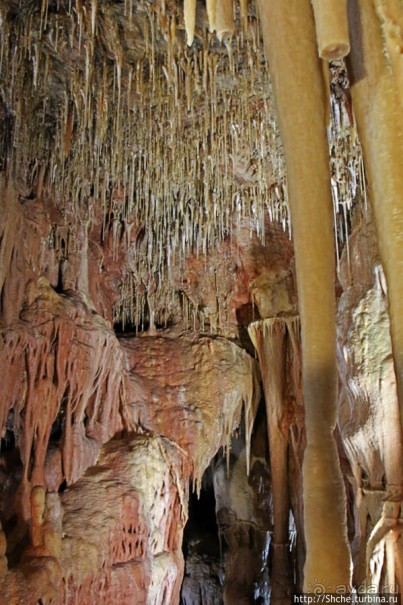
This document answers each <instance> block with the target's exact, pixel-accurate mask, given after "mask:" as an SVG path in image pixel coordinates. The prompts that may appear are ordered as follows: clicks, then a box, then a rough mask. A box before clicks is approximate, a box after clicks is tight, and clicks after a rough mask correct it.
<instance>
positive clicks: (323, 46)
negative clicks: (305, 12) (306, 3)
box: [312, 0, 350, 61]
mask: <svg viewBox="0 0 403 605" xmlns="http://www.w3.org/2000/svg"><path fill="white" fill-rule="evenodd" d="M312 5H313V9H314V13H315V22H316V36H317V41H318V50H319V56H320V57H321V58H322V59H325V60H326V61H334V60H335V59H342V58H343V57H345V56H346V55H347V54H348V53H349V51H350V39H349V32H348V21H347V0H312Z"/></svg>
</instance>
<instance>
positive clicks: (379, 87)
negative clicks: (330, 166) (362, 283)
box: [348, 0, 403, 498]
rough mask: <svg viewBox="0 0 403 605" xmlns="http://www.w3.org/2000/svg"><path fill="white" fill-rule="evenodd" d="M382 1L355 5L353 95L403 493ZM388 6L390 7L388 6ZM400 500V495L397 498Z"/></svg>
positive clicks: (399, 171) (402, 285)
mask: <svg viewBox="0 0 403 605" xmlns="http://www.w3.org/2000/svg"><path fill="white" fill-rule="evenodd" d="M380 4H382V3H380V2H378V1H377V0H376V1H374V2H373V1H368V0H354V1H352V2H351V4H350V15H349V16H350V28H351V39H352V40H353V41H354V44H353V45H352V49H351V54H350V57H349V60H348V69H349V75H350V85H351V95H352V99H353V107H354V113H355V117H356V121H357V128H358V133H359V135H360V139H361V143H362V148H363V155H364V164H365V170H366V175H367V179H368V185H369V193H370V199H371V203H372V206H373V210H374V218H375V223H376V228H377V236H378V245H379V251H380V255H381V260H382V264H383V268H384V270H385V275H386V280H387V286H388V298H389V312H390V324H391V336H392V351H393V359H394V364H395V371H396V378H397V390H398V399H399V407H400V412H399V409H398V407H397V406H396V410H395V412H394V414H393V417H391V416H389V426H390V440H389V443H387V444H385V469H386V479H387V484H388V485H387V489H388V491H389V492H392V493H393V492H397V494H399V493H400V497H401V490H402V456H403V454H402V425H401V423H402V419H403V110H402V107H401V104H400V99H399V94H398V86H397V82H396V79H395V77H394V73H393V71H392V70H391V68H390V65H389V64H388V60H387V57H386V56H385V52H384V47H383V37H382V28H381V22H380V20H379V19H378V18H377V14H376V11H375V6H374V5H376V6H377V7H378V9H379V5H380ZM383 4H389V3H388V2H384V3H383ZM395 497H396V493H395V495H394V498H395Z"/></svg>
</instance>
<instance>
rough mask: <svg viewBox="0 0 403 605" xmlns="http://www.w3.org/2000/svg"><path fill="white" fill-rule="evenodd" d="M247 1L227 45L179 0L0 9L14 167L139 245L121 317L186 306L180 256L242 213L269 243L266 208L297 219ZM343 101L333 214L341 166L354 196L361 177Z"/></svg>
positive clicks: (26, 190)
mask: <svg viewBox="0 0 403 605" xmlns="http://www.w3.org/2000/svg"><path fill="white" fill-rule="evenodd" d="M230 4H231V5H232V2H231V3H230ZM218 6H221V5H220V4H219V5H218ZM242 6H243V9H242V11H241V14H240V17H239V18H240V20H241V21H242V23H243V24H244V25H245V27H244V29H243V31H242V30H241V31H242V33H241V34H240V35H238V36H236V37H235V38H234V39H233V40H227V43H226V46H220V45H218V43H217V41H216V40H215V38H214V36H212V35H210V34H208V32H207V31H206V30H205V29H204V30H203V29H201V27H200V25H199V26H198V28H197V40H196V41H195V43H194V44H193V46H192V47H191V48H189V49H187V48H186V45H185V44H184V33H183V26H182V23H183V16H182V12H181V10H180V7H179V8H178V9H177V10H172V7H171V6H170V7H169V9H170V10H168V8H167V6H166V5H165V3H163V2H162V3H157V4H156V5H154V4H151V3H148V2H140V3H138V4H133V3H126V4H125V6H123V5H122V4H120V3H114V2H102V3H97V2H92V3H88V6H87V5H86V4H83V5H82V4H81V3H67V2H66V3H63V2H61V3H59V4H57V5H55V4H54V3H48V2H43V3H37V4H36V3H26V4H24V3H23V4H22V5H21V7H20V8H19V10H13V7H12V6H11V7H10V5H9V4H8V3H7V2H4V3H3V5H2V6H1V11H2V23H3V27H2V33H1V74H2V79H3V81H4V82H8V86H7V87H4V88H3V89H2V91H1V99H0V102H1V107H2V112H3V113H4V116H7V119H6V120H5V121H4V122H3V125H4V129H3V131H2V134H1V137H0V138H1V141H0V145H1V149H2V154H1V155H2V156H3V163H4V165H5V167H6V169H7V174H8V175H9V176H10V178H12V179H13V180H14V181H16V182H17V183H19V188H20V193H21V195H23V196H25V197H27V198H32V197H40V196H41V194H42V193H43V192H44V191H49V192H51V193H52V195H53V196H54V197H55V199H56V203H57V205H58V206H60V207H61V208H62V207H63V206H64V205H65V204H66V200H67V198H69V200H70V201H72V202H73V208H74V209H75V210H74V212H75V213H76V214H77V215H78V216H80V217H81V220H82V221H83V222H84V224H87V225H89V226H91V222H92V221H93V214H94V212H93V206H94V204H95V205H97V206H98V205H101V206H102V213H103V224H102V229H103V236H106V233H107V232H108V233H109V232H110V233H111V235H112V237H113V239H114V240H115V241H116V245H118V242H119V241H121V240H127V243H128V244H132V245H133V247H134V254H133V255H132V260H131V263H130V267H129V268H127V269H126V271H125V276H124V283H123V284H122V289H121V297H120V300H119V301H117V303H116V306H115V310H114V319H115V321H116V322H123V323H126V324H127V323H129V324H134V325H136V326H140V325H141V324H142V323H143V321H142V320H143V317H144V312H145V308H146V306H150V307H152V306H153V298H154V297H155V296H158V297H159V298H161V297H163V298H164V299H165V300H166V305H165V306H166V309H170V308H172V307H174V306H175V305H176V306H178V305H180V304H181V300H180V297H179V298H178V296H177V289H178V288H177V284H175V283H173V282H174V280H173V279H172V271H171V267H172V266H173V265H175V264H176V263H178V262H179V263H181V264H183V262H184V259H185V258H186V257H187V256H189V254H191V253H192V254H196V256H201V255H205V254H206V251H207V249H208V248H209V246H211V245H213V244H214V243H215V242H216V241H217V240H222V239H224V238H226V237H230V236H231V234H232V233H233V231H234V230H236V229H237V227H239V224H240V221H242V219H244V218H248V219H250V221H251V227H250V228H251V231H254V232H256V233H257V234H258V236H259V237H260V238H261V239H262V240H264V233H265V228H264V217H265V215H266V214H267V212H268V213H269V216H270V218H271V219H272V220H275V221H279V222H281V224H282V225H283V228H284V230H288V229H289V214H288V204H287V189H286V183H285V170H284V162H283V153H282V146H281V143H280V141H279V137H278V130H277V126H276V122H275V117H274V109H273V107H272V101H271V94H270V87H269V76H268V71H267V64H266V63H265V61H264V60H263V54H262V52H263V51H262V46H261V42H260V33H259V27H258V22H257V20H256V17H255V16H254V14H253V12H251V7H250V9H249V17H248V19H246V15H247V13H245V12H244V10H245V5H244V4H243V5H242ZM199 9H200V7H199ZM231 10H232V9H231ZM219 13H220V10H219V11H218V13H217V15H216V16H217V18H218V15H219ZM235 15H236V13H235ZM217 27H219V26H217ZM212 29H215V27H212ZM343 106H344V99H342V102H341V103H340V102H339V101H337V102H336V101H335V98H334V97H333V104H332V107H333V111H334V112H335V113H337V116H338V117H337V119H336V120H335V121H333V124H334V129H335V132H336V133H337V138H338V142H337V143H336V142H335V141H333V142H331V145H332V148H333V149H334V153H333V154H332V155H333V156H334V164H335V193H336V195H337V201H336V204H335V209H336V212H337V211H339V209H340V208H339V204H341V205H342V204H343V203H344V202H343V201H342V200H344V194H345V192H344V191H343V192H340V188H341V187H342V185H341V179H340V178H339V176H340V173H341V172H343V173H346V169H344V166H347V165H348V171H347V174H348V176H349V178H348V181H349V182H352V185H353V188H355V189H357V187H358V191H357V195H354V198H357V199H359V197H360V188H361V183H362V180H361V179H360V178H359V173H358V171H357V156H359V147H358V146H357V144H356V141H355V140H354V139H353V140H352V141H351V142H349V140H348V139H349V130H350V128H349V124H348V123H346V120H345V117H343V112H344V111H343ZM340 133H342V134H343V136H342V138H341V139H340V138H339V134H340ZM344 140H346V144H343V143H342V144H341V143H340V141H344ZM340 164H341V166H340ZM345 203H347V204H348V203H349V202H348V201H346V202H345ZM218 289H219V286H218ZM217 298H218V299H220V294H219V292H218V295H217ZM184 302H185V307H186V304H187V303H188V302H189V301H187V300H185V301H184ZM190 305H191V307H192V304H191V301H190ZM192 313H193V314H196V315H197V316H198V320H203V317H202V316H199V310H198V309H197V308H196V309H191V314H192ZM166 315H168V316H169V312H168V313H167V314H166ZM221 316H222V317H223V319H225V313H221ZM165 320H166V316H165V317H163V316H160V317H157V318H156V319H155V321H156V322H157V323H160V324H162V323H164V321H165Z"/></svg>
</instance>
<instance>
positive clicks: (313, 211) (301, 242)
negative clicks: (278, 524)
mask: <svg viewBox="0 0 403 605" xmlns="http://www.w3.org/2000/svg"><path fill="white" fill-rule="evenodd" d="M258 7H259V13H260V19H261V25H262V31H263V38H264V43H265V50H266V54H267V57H268V60H269V64H270V72H271V76H272V82H273V89H274V94H275V100H276V105H277V112H278V119H279V127H280V134H281V137H282V141H283V144H284V149H285V157H286V164H287V176H288V192H289V200H290V207H291V217H292V226H293V237H294V243H295V257H296V269H297V280H298V297H299V309H300V316H301V337H302V356H303V390H304V400H305V418H306V431H307V448H306V452H305V457H304V464H303V482H304V488H303V494H304V521H305V537H306V547H307V558H306V563H305V568H304V590H306V591H309V590H314V589H315V588H317V584H318V583H319V584H320V586H323V587H324V590H326V591H332V590H336V588H337V587H338V586H340V585H343V586H349V584H350V553H349V547H348V541H347V531H346V502H345V492H344V485H343V481H342V475H341V470H340V465H339V459H338V454H337V448H336V444H335V441H334V438H333V430H334V428H335V424H336V415H337V406H336V402H337V368H336V317H335V284H334V277H335V259H334V245H333V218H332V200H331V191H330V178H329V159H328V144H327V138H326V128H325V89H324V83H323V75H322V69H321V65H320V60H319V58H318V54H317V40H316V33H315V22H314V17H313V11H312V7H311V2H310V0H289V2H287V3H285V2H278V1H276V0H258Z"/></svg>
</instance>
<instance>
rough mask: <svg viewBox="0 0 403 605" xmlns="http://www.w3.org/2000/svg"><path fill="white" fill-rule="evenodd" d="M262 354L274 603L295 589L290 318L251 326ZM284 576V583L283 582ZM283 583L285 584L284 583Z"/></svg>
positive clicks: (254, 340)
mask: <svg viewBox="0 0 403 605" xmlns="http://www.w3.org/2000/svg"><path fill="white" fill-rule="evenodd" d="M248 331H249V335H250V337H251V340H252V342H253V344H254V346H255V349H256V351H257V354H258V359H259V365H260V369H261V372H262V381H263V388H264V394H265V401H266V414H267V429H268V436H269V448H270V468H271V480H272V489H273V521H274V534H273V549H274V551H273V563H272V592H271V598H272V600H273V602H274V603H275V602H277V600H278V599H280V602H283V601H281V599H284V598H287V595H288V597H290V595H291V592H292V580H291V568H290V560H289V557H288V553H289V517H290V494H289V476H288V429H289V426H288V422H289V410H288V409H287V402H286V401H285V381H286V367H285V365H286V333H287V319H265V320H263V321H261V322H260V321H259V322H255V323H253V324H251V325H250V326H249V328H248ZM279 578H281V582H280V581H279ZM280 584H281V586H280Z"/></svg>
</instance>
